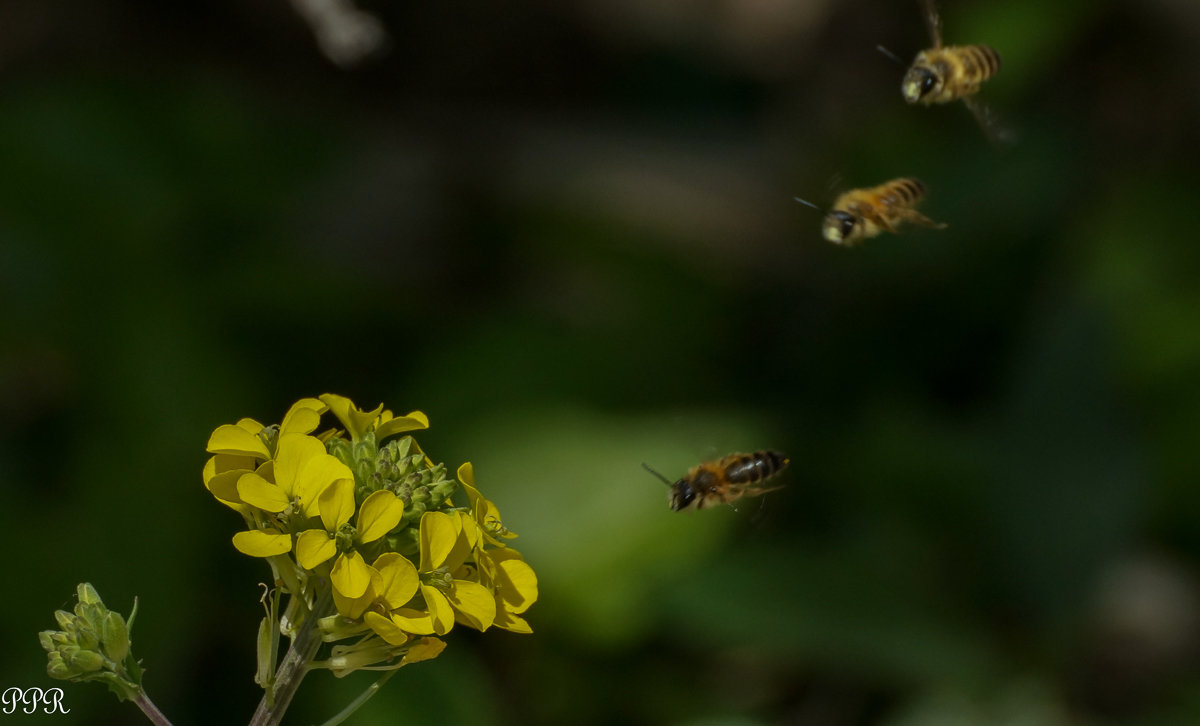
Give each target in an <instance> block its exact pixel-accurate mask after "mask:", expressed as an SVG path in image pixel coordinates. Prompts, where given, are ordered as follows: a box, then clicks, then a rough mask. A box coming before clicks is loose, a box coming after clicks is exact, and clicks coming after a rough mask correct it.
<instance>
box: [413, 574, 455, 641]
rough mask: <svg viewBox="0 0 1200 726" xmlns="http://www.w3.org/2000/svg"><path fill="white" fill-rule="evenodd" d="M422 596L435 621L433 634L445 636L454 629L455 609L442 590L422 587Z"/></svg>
mask: <svg viewBox="0 0 1200 726" xmlns="http://www.w3.org/2000/svg"><path fill="white" fill-rule="evenodd" d="M421 594H422V595H423V596H424V597H425V605H426V607H427V608H428V609H429V617H430V618H431V619H432V621H433V632H434V633H436V634H437V635H445V634H446V633H449V632H450V628H453V627H454V608H453V607H452V606H451V605H450V601H449V600H447V599H446V596H445V595H443V594H442V592H441V591H440V590H437V589H435V588H432V587H430V586H429V585H421Z"/></svg>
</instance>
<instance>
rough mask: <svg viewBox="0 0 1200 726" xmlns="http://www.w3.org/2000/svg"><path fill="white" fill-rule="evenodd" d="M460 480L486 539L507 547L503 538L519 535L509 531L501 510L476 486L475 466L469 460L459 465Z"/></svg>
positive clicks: (491, 542) (497, 545)
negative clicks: (502, 518) (501, 516)
mask: <svg viewBox="0 0 1200 726" xmlns="http://www.w3.org/2000/svg"><path fill="white" fill-rule="evenodd" d="M458 481H459V482H461V483H462V487H463V490H464V491H466V493H467V504H468V505H469V506H470V507H471V515H472V516H473V517H474V518H475V522H476V523H477V524H478V525H479V528H480V529H481V530H482V532H483V536H484V539H486V540H487V542H488V543H489V544H492V545H495V546H496V547H506V546H507V545H505V544H504V542H502V541H501V540H502V539H512V538H514V537H516V536H517V535H516V533H515V532H511V531H509V530H508V528H507V527H505V526H504V524H503V523H502V522H501V521H500V510H499V509H497V508H496V505H495V504H492V503H491V502H490V501H489V500H487V499H484V497H483V495H482V494H480V493H479V490H478V489H476V488H475V468H474V467H473V466H472V465H471V462H469V461H468V462H467V463H465V464H463V465H462V466H460V467H458Z"/></svg>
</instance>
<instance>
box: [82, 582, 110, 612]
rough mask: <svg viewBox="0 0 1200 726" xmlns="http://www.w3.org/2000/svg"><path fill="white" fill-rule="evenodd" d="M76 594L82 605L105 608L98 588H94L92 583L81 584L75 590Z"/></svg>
mask: <svg viewBox="0 0 1200 726" xmlns="http://www.w3.org/2000/svg"><path fill="white" fill-rule="evenodd" d="M75 593H76V595H77V596H78V598H79V602H80V603H87V604H89V605H100V606H101V607H103V606H104V602H103V601H101V600H100V593H98V592H96V588H94V587H92V583H90V582H81V583H79V586H78V587H76V588H75Z"/></svg>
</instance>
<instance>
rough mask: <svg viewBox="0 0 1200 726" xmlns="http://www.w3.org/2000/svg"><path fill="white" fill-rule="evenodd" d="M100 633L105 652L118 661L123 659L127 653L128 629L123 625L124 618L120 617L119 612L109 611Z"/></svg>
mask: <svg viewBox="0 0 1200 726" xmlns="http://www.w3.org/2000/svg"><path fill="white" fill-rule="evenodd" d="M101 633H102V634H103V640H104V652H105V654H106V655H108V657H109V658H111V659H113V660H114V661H116V662H118V663H120V662H121V661H123V660H125V656H126V655H127V654H128V653H129V629H128V628H126V627H125V618H123V617H121V613H114V612H110V613H109V614H108V615H107V616H106V617H105V618H104V628H103V629H102V630H101Z"/></svg>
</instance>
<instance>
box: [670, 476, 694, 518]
mask: <svg viewBox="0 0 1200 726" xmlns="http://www.w3.org/2000/svg"><path fill="white" fill-rule="evenodd" d="M695 498H696V491H695V490H694V489H692V487H691V485H689V484H688V483H687V480H686V479H680V480H679V481H677V482H675V483H674V484H673V485H671V510H672V511H675V512H678V511H681V510H684V509H687V507H688V505H689V504H691V503H692V501H693V500H694V499H695Z"/></svg>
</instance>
